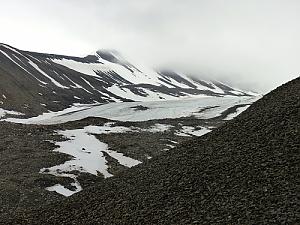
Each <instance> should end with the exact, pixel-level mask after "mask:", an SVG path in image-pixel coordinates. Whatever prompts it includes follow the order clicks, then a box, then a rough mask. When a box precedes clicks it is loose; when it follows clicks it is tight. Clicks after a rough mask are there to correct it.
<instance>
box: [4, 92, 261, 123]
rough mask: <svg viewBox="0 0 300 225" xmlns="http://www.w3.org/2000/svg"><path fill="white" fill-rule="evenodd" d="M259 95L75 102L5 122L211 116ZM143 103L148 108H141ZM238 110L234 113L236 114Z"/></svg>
mask: <svg viewBox="0 0 300 225" xmlns="http://www.w3.org/2000/svg"><path fill="white" fill-rule="evenodd" d="M257 99H258V97H201V98H187V99H180V100H173V101H152V102H117V103H108V104H96V105H80V104H77V105H74V106H72V107H70V108H67V109H65V110H62V111H59V112H49V113H44V114H43V115H40V116H37V117H33V118H29V119H15V118H9V119H6V121H9V122H14V123H24V124H44V125H50V124H61V123H66V122H69V121H76V120H81V119H84V118H87V117H101V118H107V119H111V120H118V121H147V120H155V119H166V118H180V117H188V116H195V117H197V118H199V119H211V118H215V117H217V116H220V115H221V113H222V112H224V111H225V110H227V109H228V108H230V107H233V106H235V105H239V104H249V105H250V104H251V103H253V102H254V101H256V100H257ZM139 106H142V107H144V109H145V110H139V109H137V107H139ZM236 115H237V113H235V116H236Z"/></svg>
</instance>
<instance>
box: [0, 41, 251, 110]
mask: <svg viewBox="0 0 300 225" xmlns="http://www.w3.org/2000/svg"><path fill="white" fill-rule="evenodd" d="M247 95H251V94H249V93H247V92H244V91H240V90H236V89H234V88H231V87H229V86H227V85H225V84H222V83H220V82H216V81H206V80H197V79H194V78H191V77H188V76H186V75H185V74H179V73H176V72H173V71H160V72H157V71H154V70H151V69H148V68H144V67H140V66H135V65H132V64H131V63H129V62H128V61H126V60H125V59H124V58H123V57H122V56H121V55H120V54H119V53H118V52H116V51H111V50H109V51H107V50H99V51H97V52H96V53H95V54H94V55H88V56H86V57H72V56H64V55H55V54H44V53H36V52H29V51H23V50H19V49H16V48H14V47H11V46H9V45H5V44H0V104H1V105H0V107H1V108H3V109H6V110H15V111H18V112H22V113H25V114H27V115H37V114H40V113H42V112H47V111H57V110H62V109H64V108H66V107H69V106H71V105H72V104H74V103H81V104H91V103H107V102H126V101H127V102H128V101H156V100H176V99H180V98H186V97H201V96H219V97H222V96H247ZM4 96H5V97H4Z"/></svg>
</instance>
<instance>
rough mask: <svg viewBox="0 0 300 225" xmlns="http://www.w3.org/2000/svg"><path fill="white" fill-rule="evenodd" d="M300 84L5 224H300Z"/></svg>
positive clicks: (287, 86)
mask: <svg viewBox="0 0 300 225" xmlns="http://www.w3.org/2000/svg"><path fill="white" fill-rule="evenodd" d="M299 118H300V78H297V79H295V80H293V81H291V82H289V83H287V84H285V85H283V86H281V87H279V88H277V89H276V90H274V91H272V92H271V93H269V94H268V95H266V96H265V97H263V98H262V99H260V100H258V101H257V102H256V103H254V104H253V105H252V106H250V107H249V108H248V110H246V111H245V112H244V113H243V114H241V115H240V116H238V117H237V118H236V119H234V120H232V121H229V122H228V123H226V124H225V125H224V126H221V127H219V128H217V129H216V130H214V131H213V132H211V133H209V134H207V135H204V136H202V137H200V138H195V139H192V140H190V141H187V142H184V143H182V144H181V145H180V146H178V147H176V148H174V149H171V150H169V151H168V152H165V153H164V154H162V155H160V156H159V157H153V158H152V159H151V160H149V161H147V162H145V163H143V164H140V165H138V166H136V167H133V168H131V169H128V170H126V172H120V173H119V174H117V175H116V176H114V177H112V178H109V179H106V180H104V181H102V182H99V183H97V182H96V184H95V186H94V187H93V188H89V189H86V190H83V191H82V192H80V193H78V194H75V195H74V196H72V197H71V198H68V199H66V200H64V201H62V202H60V203H53V204H49V205H46V206H42V207H39V208H37V207H32V208H31V211H30V212H28V211H26V212H18V213H16V214H15V215H14V216H13V218H5V223H6V224H298V223H299V221H300V211H299V209H300V202H299V197H300V196H299V182H300V180H299V178H300V177H299V174H300V171H299V165H300V154H299V153H300V152H299V150H300V139H299V137H300V133H299V131H300V120H299Z"/></svg>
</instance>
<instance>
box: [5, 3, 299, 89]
mask: <svg viewBox="0 0 300 225" xmlns="http://www.w3.org/2000/svg"><path fill="white" fill-rule="evenodd" d="M0 3H1V4H0V6H1V7H0V28H1V29H0V42H3V43H7V44H10V45H13V46H14V47H17V48H20V49H25V50H32V51H39V52H50V53H60V54H67V55H81V56H83V55H86V54H89V53H91V52H93V51H96V50H97V49H100V48H111V49H116V50H118V51H120V52H121V53H122V54H123V55H124V56H126V57H128V58H129V59H132V60H134V61H138V62H141V63H145V64H147V65H149V66H152V67H169V68H176V69H178V70H182V71H187V72H190V73H193V74H197V75H198V76H201V75H206V76H211V77H213V78H218V79H222V80H225V81H226V80H227V81H230V82H233V84H234V85H236V86H238V87H242V88H250V89H256V90H259V91H263V92H265V91H268V90H270V89H272V88H274V87H275V86H278V85H279V84H281V83H284V82H286V81H288V80H290V79H292V78H294V77H297V76H299V74H300V73H299V72H300V63H299V59H300V41H299V40H300V25H299V22H300V13H299V12H300V1H299V0H184V1H183V0H26V1H24V0H10V1H6V0H0Z"/></svg>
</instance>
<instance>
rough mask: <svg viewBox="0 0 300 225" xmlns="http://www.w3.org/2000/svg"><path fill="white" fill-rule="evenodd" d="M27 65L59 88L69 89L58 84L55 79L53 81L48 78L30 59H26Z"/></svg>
mask: <svg viewBox="0 0 300 225" xmlns="http://www.w3.org/2000/svg"><path fill="white" fill-rule="evenodd" d="M28 60H29V61H28V63H29V64H30V65H31V66H32V67H33V68H34V69H36V70H37V71H38V72H39V73H41V74H42V75H44V76H45V77H46V78H48V79H49V80H50V81H51V82H52V83H53V84H54V85H56V86H57V87H59V88H65V89H69V87H66V86H64V85H62V84H60V83H59V82H57V81H56V80H55V79H53V78H52V77H50V76H49V75H48V74H46V73H45V72H44V71H43V70H41V69H40V68H39V67H38V65H36V64H35V63H34V62H32V61H31V60H30V59H28Z"/></svg>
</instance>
